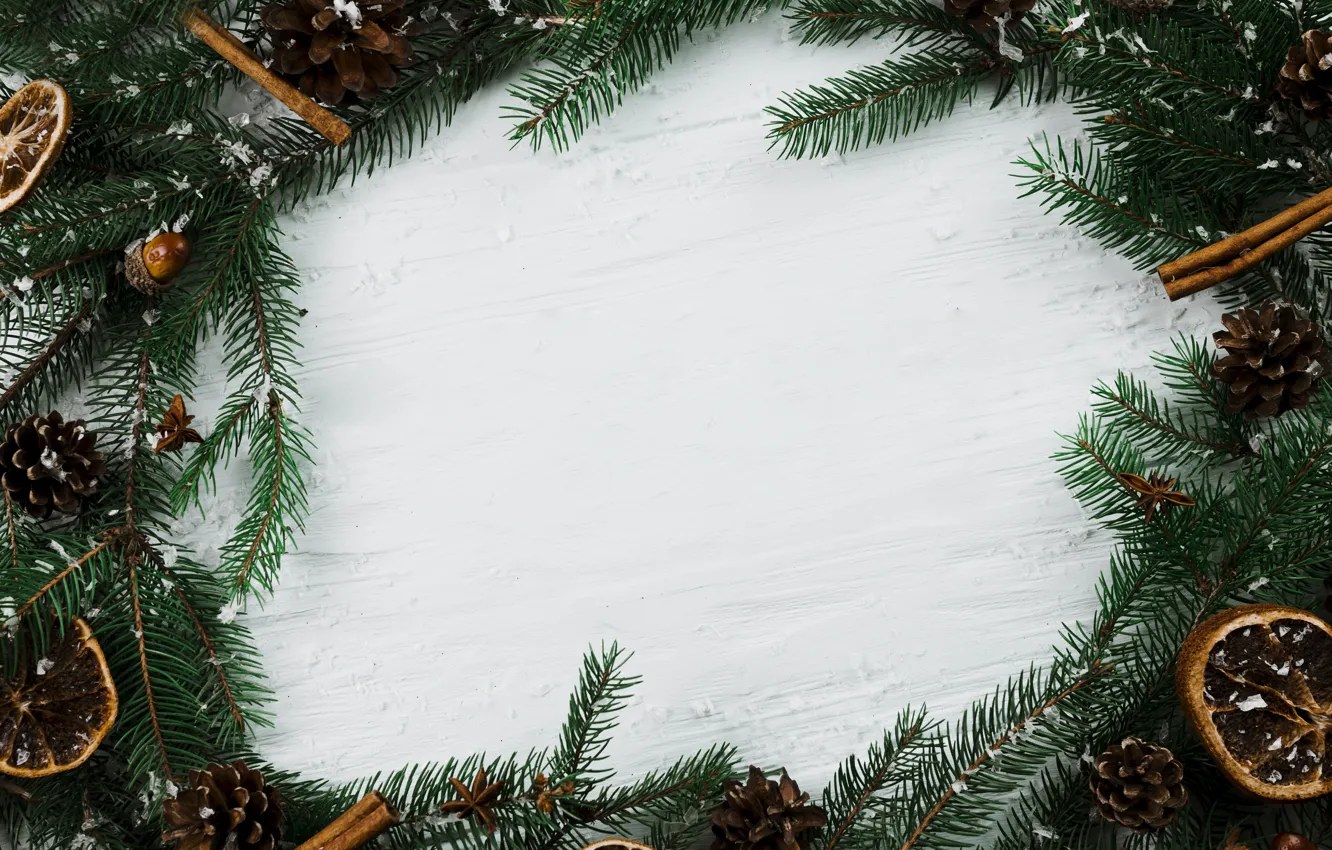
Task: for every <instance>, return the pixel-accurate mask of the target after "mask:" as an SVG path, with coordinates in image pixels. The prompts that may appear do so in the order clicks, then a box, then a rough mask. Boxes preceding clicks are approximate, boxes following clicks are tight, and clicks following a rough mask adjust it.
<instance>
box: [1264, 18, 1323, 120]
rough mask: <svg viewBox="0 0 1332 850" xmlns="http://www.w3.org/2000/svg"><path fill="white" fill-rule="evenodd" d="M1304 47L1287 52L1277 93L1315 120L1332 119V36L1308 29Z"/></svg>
mask: <svg viewBox="0 0 1332 850" xmlns="http://www.w3.org/2000/svg"><path fill="white" fill-rule="evenodd" d="M1300 40H1301V42H1302V43H1301V44H1300V45H1299V46H1297V47H1292V48H1291V49H1290V50H1289V51H1288V52H1287V53H1286V64H1285V65H1283V66H1282V68H1281V71H1280V72H1279V73H1278V75H1277V84H1276V90H1277V94H1279V95H1281V96H1282V97H1284V98H1285V99H1286V100H1289V101H1291V102H1293V103H1297V104H1299V106H1300V108H1301V109H1303V110H1304V115H1305V117H1307V118H1310V119H1312V120H1314V121H1318V120H1321V119H1323V118H1327V117H1329V116H1332V60H1329V59H1328V58H1327V57H1328V54H1329V53H1332V33H1326V32H1323V31H1322V30H1309V31H1308V32H1306V33H1305V34H1304V35H1303V36H1301V37H1300Z"/></svg>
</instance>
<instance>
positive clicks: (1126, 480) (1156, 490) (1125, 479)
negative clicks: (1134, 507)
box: [1115, 472, 1197, 522]
mask: <svg viewBox="0 0 1332 850" xmlns="http://www.w3.org/2000/svg"><path fill="white" fill-rule="evenodd" d="M1115 477H1116V478H1118V479H1119V483H1120V484H1123V485H1124V486H1125V487H1127V488H1129V489H1130V490H1132V491H1134V492H1135V493H1137V494H1138V507H1140V508H1142V509H1143V511H1144V512H1145V513H1146V516H1147V522H1151V521H1152V517H1154V516H1156V515H1157V514H1158V513H1160V514H1161V515H1163V516H1164V515H1165V514H1167V513H1169V512H1170V509H1171V508H1172V507H1174V506H1175V505H1179V506H1180V507H1182V508H1191V507H1193V506H1194V505H1195V504H1197V502H1195V501H1194V500H1193V498H1192V497H1191V496H1187V495H1185V494H1184V493H1181V492H1179V491H1178V490H1176V489H1175V482H1176V481H1178V480H1179V479H1177V478H1166V477H1165V476H1164V475H1157V474H1156V473H1155V472H1153V473H1152V475H1151V477H1150V478H1143V477H1142V476H1141V475H1134V474H1133V473H1132V472H1121V473H1119V474H1118V475H1116V476H1115Z"/></svg>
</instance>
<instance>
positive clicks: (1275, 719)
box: [1175, 605, 1332, 800]
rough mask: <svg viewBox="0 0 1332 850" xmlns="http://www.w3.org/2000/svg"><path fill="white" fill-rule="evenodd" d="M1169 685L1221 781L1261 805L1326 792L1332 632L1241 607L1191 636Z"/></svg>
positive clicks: (1304, 620)
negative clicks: (1263, 801)
mask: <svg viewBox="0 0 1332 850" xmlns="http://www.w3.org/2000/svg"><path fill="white" fill-rule="evenodd" d="M1175 688H1176V690H1177V691H1178V692H1179V700H1180V704H1181V705H1182V706H1183V708H1184V713H1185V714H1186V715H1187V716H1188V718H1189V722H1190V723H1192V724H1193V728H1194V729H1196V730H1197V732H1198V735H1199V737H1201V738H1202V741H1203V744H1205V745H1206V746H1207V750H1208V752H1210V753H1211V755H1212V758H1213V759H1214V760H1215V761H1216V763H1217V765H1218V766H1219V767H1220V768H1221V770H1222V772H1224V773H1225V774H1226V777H1227V778H1229V779H1230V781H1231V782H1233V783H1234V784H1235V785H1236V786H1238V787H1239V788H1241V789H1243V790H1245V791H1247V792H1249V793H1251V794H1254V795H1256V796H1258V797H1262V798H1264V799H1267V800H1307V799H1310V798H1312V797H1318V796H1321V795H1323V794H1326V793H1328V792H1329V791H1332V741H1329V737H1332V626H1328V624H1327V623H1324V622H1323V621H1322V620H1320V619H1319V618H1318V617H1315V616H1314V615H1313V614H1310V613H1309V612H1307V611H1301V610H1300V609H1298V608H1287V607H1285V606H1282V605H1241V606H1239V607H1237V608H1231V609H1230V610H1228V611H1223V612H1221V613H1220V614H1217V615H1216V616H1214V617H1212V618H1211V619H1209V620H1207V621H1206V622H1204V623H1203V624H1202V625H1200V626H1198V627H1197V628H1195V629H1194V630H1193V631H1192V632H1191V633H1189V636H1188V639H1187V640H1185V641H1184V647H1183V649H1181V650H1180V653H1179V663H1178V664H1177V666H1176V670H1175Z"/></svg>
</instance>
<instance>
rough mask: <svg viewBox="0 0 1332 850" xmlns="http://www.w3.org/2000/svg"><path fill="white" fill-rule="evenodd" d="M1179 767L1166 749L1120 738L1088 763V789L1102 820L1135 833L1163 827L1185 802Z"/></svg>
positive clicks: (1182, 773)
mask: <svg viewBox="0 0 1332 850" xmlns="http://www.w3.org/2000/svg"><path fill="white" fill-rule="evenodd" d="M1183 780H1184V766H1183V765H1182V764H1180V763H1179V760H1178V759H1176V758H1175V756H1174V755H1173V754H1172V753H1171V752H1170V750H1167V749H1166V748H1165V747H1160V746H1157V745H1156V744H1149V743H1146V742H1144V741H1140V740H1138V739H1137V738H1125V739H1124V740H1123V741H1121V742H1119V743H1118V744H1111V745H1110V748H1109V749H1107V750H1106V751H1105V752H1103V753H1101V754H1100V755H1099V756H1097V757H1096V760H1095V761H1094V762H1092V773H1091V781H1090V785H1091V790H1092V796H1094V797H1095V798H1096V810H1097V811H1098V812H1100V814H1101V817H1103V818H1105V819H1106V820H1108V821H1111V822H1113V823H1117V824H1120V825H1122V826H1126V827H1128V828H1129V829H1131V830H1133V831H1134V832H1153V831H1155V830H1158V829H1160V828H1161V827H1163V826H1166V825H1167V824H1169V823H1170V822H1171V821H1173V820H1174V819H1175V817H1176V815H1178V813H1179V810H1180V809H1182V808H1184V805H1185V804H1186V803H1188V801H1189V792H1188V789H1186V788H1185V787H1184V782H1183Z"/></svg>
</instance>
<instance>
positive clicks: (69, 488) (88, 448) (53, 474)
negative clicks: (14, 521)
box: [0, 410, 106, 519]
mask: <svg viewBox="0 0 1332 850" xmlns="http://www.w3.org/2000/svg"><path fill="white" fill-rule="evenodd" d="M95 442H97V435H96V434H93V433H92V432H91V431H89V430H87V428H86V427H85V426H84V422H83V420H82V419H75V420H74V421H73V422H66V421H65V420H64V417H62V416H61V415H60V414H59V413H56V412H55V411H54V410H53V411H51V412H50V413H48V414H47V415H46V416H37V415H36V414H34V415H32V416H29V417H28V418H27V419H24V420H23V421H22V422H20V423H18V424H17V425H11V426H9V428H8V429H6V430H5V441H4V443H3V445H0V482H3V484H4V488H5V490H6V492H8V493H9V498H10V499H11V500H12V501H13V502H14V504H15V505H18V506H20V507H22V508H23V509H24V510H26V511H27V512H28V513H30V514H32V515H33V516H35V517H38V518H40V519H46V518H47V517H49V516H50V515H51V511H52V509H56V510H59V511H60V512H61V513H64V514H74V513H78V511H79V508H80V507H82V506H83V500H84V499H87V498H88V497H90V496H92V495H93V494H94V493H96V492H97V477H98V476H99V475H102V474H104V473H105V472H106V463H105V462H104V461H103V460H102V453H101V452H99V451H95V450H94V449H93V444H94V443H95Z"/></svg>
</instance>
